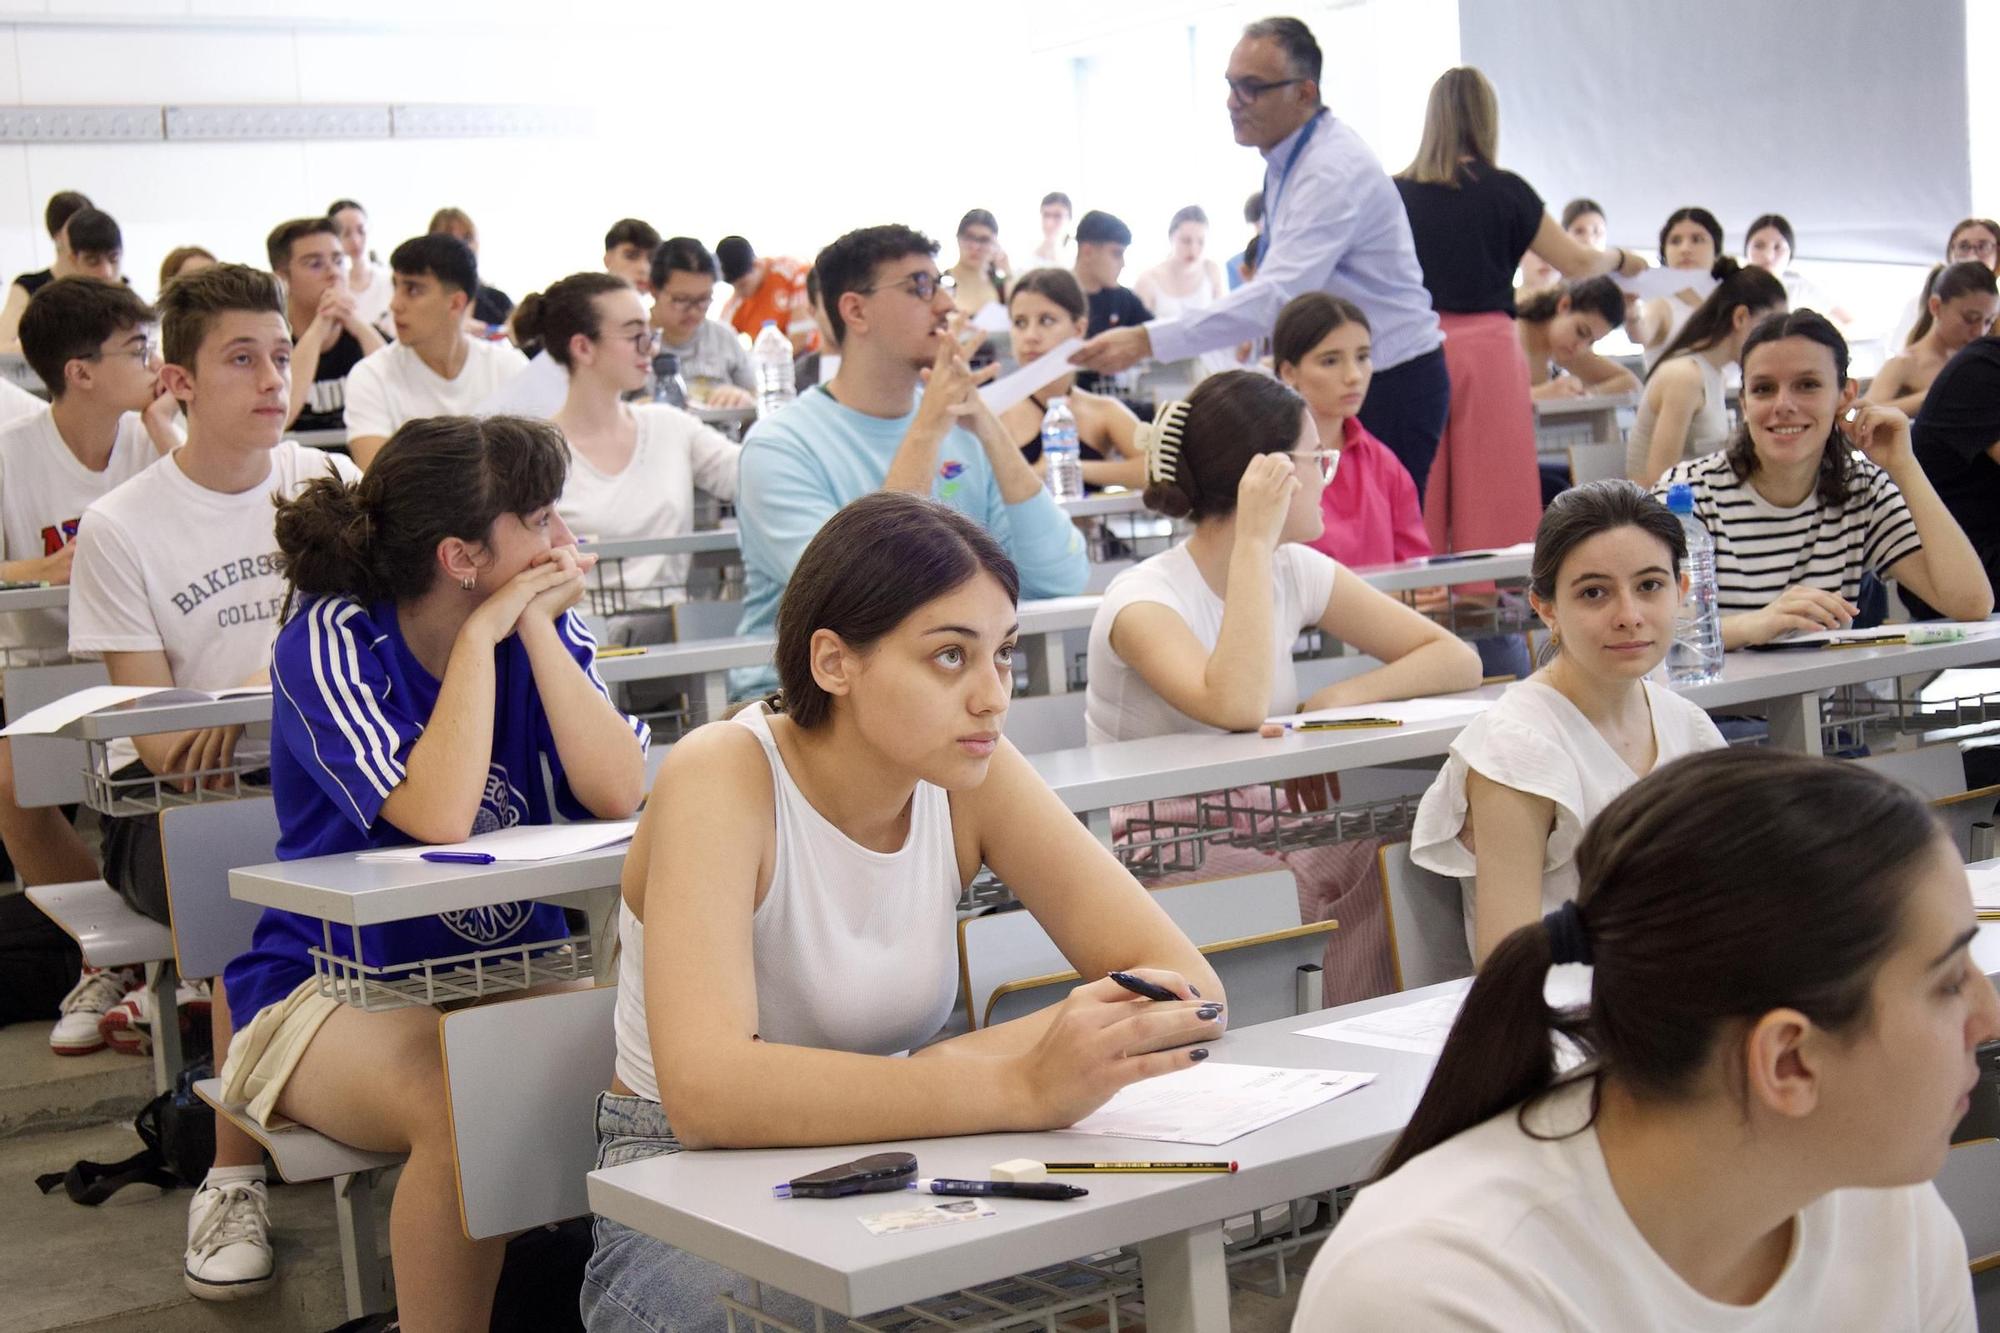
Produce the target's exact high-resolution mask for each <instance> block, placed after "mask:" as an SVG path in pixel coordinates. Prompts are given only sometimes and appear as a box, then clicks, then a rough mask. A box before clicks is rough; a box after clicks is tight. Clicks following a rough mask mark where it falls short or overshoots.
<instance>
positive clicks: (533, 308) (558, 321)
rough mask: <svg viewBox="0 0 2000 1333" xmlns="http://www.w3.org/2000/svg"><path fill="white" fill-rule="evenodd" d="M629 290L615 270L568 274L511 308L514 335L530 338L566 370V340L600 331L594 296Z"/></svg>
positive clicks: (590, 336) (590, 335) (591, 337)
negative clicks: (546, 288) (524, 312)
mask: <svg viewBox="0 0 2000 1333" xmlns="http://www.w3.org/2000/svg"><path fill="white" fill-rule="evenodd" d="M631 290H632V284H631V283H629V282H627V281H625V279H623V278H621V277H619V276H618V275H617V274H616V273H572V274H570V275H569V276H568V277H567V278H564V279H563V280H562V281H560V282H557V283H553V284H551V285H550V287H549V289H548V290H547V291H545V292H530V293H529V294H528V296H527V298H526V299H525V300H523V301H522V302H521V304H520V305H519V306H517V307H516V308H515V315H514V333H515V336H516V337H518V338H521V339H523V340H527V339H533V340H534V342H535V343H536V345H537V347H538V349H539V350H541V351H544V352H547V353H548V354H549V359H550V360H552V361H554V362H555V363H556V364H557V365H559V366H561V367H563V368H564V369H568V368H569V365H570V350H569V342H570V339H572V338H574V337H575V336H576V335H577V334H579V333H581V334H582V335H583V336H584V337H586V338H589V339H590V340H591V341H593V342H595V341H596V340H597V337H598V335H599V334H600V333H601V332H602V331H603V328H604V321H603V320H602V319H600V318H599V317H598V314H597V298H598V297H600V296H606V295H609V294H610V293H612V292H621V291H631ZM522 311H526V312H527V313H526V314H522V313H521V312H522Z"/></svg>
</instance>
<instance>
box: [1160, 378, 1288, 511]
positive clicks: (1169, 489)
mask: <svg viewBox="0 0 2000 1333" xmlns="http://www.w3.org/2000/svg"><path fill="white" fill-rule="evenodd" d="M1187 404H1188V405H1187V412H1186V414H1185V415H1184V416H1183V417H1182V418H1181V440H1180V455H1179V458H1178V459H1177V460H1176V463H1175V467H1174V479H1173V480H1172V481H1155V482H1149V483H1148V484H1147V486H1146V495H1145V501H1146V508H1148V509H1150V510H1152V511H1153V512H1154V513H1157V514H1165V515H1166V516H1167V517H1168V518H1193V519H1194V520H1195V521H1196V522H1197V523H1199V522H1200V521H1202V520H1203V519H1208V518H1227V517H1228V516H1229V515H1231V514H1233V513H1235V512H1236V485H1237V483H1238V482H1240V481H1242V480H1243V471H1244V469H1245V468H1247V467H1249V466H1250V460H1251V459H1253V458H1255V457H1256V456H1257V455H1258V454H1284V453H1290V452H1291V451H1292V447H1293V446H1294V445H1296V444H1297V443H1298V440H1299V428H1300V426H1301V424H1302V423H1303V422H1304V419H1305V410H1306V400H1305V399H1303V398H1301V397H1299V395H1298V394H1297V393H1295V392H1293V391H1292V390H1291V389H1290V388H1287V387H1286V386H1285V385H1283V384H1280V383H1279V382H1278V381H1277V380H1274V379H1272V378H1271V377H1270V376H1269V375H1262V374H1259V373H1258V372H1256V371H1254V370H1225V371H1223V372H1222V373H1221V374H1219V375H1210V376H1209V377H1208V378H1207V379H1205V380H1203V381H1202V382H1201V383H1200V384H1197V385H1195V387H1194V392H1193V393H1191V394H1189V395H1188V399H1187Z"/></svg>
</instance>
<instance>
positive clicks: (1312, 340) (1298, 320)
mask: <svg viewBox="0 0 2000 1333" xmlns="http://www.w3.org/2000/svg"><path fill="white" fill-rule="evenodd" d="M1347 324H1359V325H1360V326H1361V327H1362V328H1364V329H1369V331H1370V332H1371V333H1372V332H1373V331H1374V330H1373V329H1372V328H1370V326H1369V323H1368V316H1367V315H1366V314H1364V313H1363V312H1362V309H1361V307H1360V306H1358V305H1356V304H1354V302H1352V301H1350V300H1348V299H1347V298H1345V297H1342V296H1334V295H1331V294H1330V293H1327V292H1304V293H1301V294H1300V295H1298V296H1294V297H1293V298H1292V299H1291V300H1289V301H1287V302H1286V303H1285V308H1284V309H1283V310H1280V311H1279V312H1278V322H1277V323H1276V324H1275V325H1273V326H1272V328H1271V364H1272V365H1274V366H1279V367H1283V366H1297V365H1300V364H1302V363H1303V362H1304V361H1305V359H1306V358H1307V357H1308V356H1310V355H1312V349H1313V348H1315V347H1317V346H1319V345H1320V343H1321V342H1323V341H1324V340H1325V338H1326V335H1327V334H1329V333H1332V332H1333V331H1334V330H1335V329H1337V328H1340V327H1342V326H1343V325H1347Z"/></svg>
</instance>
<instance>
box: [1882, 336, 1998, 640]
mask: <svg viewBox="0 0 2000 1333" xmlns="http://www.w3.org/2000/svg"><path fill="white" fill-rule="evenodd" d="M1910 439H1911V443H1912V444H1913V445H1914V446H1915V450H1916V455H1917V462H1918V463H1919V464H1921V465H1922V466H1923V469H1924V475H1925V476H1927V477H1929V478H1930V479H1931V485H1933V486H1935V487H1937V493H1938V498H1939V499H1941V500H1943V501H1944V506H1945V508H1946V509H1949V510H1950V511H1951V516H1952V517H1953V518H1955V519H1957V520H1958V526H1959V527H1961V528H1964V529H1965V535H1966V537H1967V538H1968V539H1969V540H1970V541H1971V542H1972V549H1973V550H1974V551H1977V552H1978V553H1979V561H1980V563H1981V564H1983V565H1985V566H1986V577H1987V579H1988V581H1989V582H1991V583H1992V584H1993V585H1994V587H1996V588H2000V463H1996V462H1994V461H1993V455H1992V454H1991V453H1989V452H1988V450H1990V449H1992V448H1993V446H1994V445H1996V444H2000V337H1988V338H1975V339H1973V340H1972V341H1971V342H1969V343H1967V344H1966V345H1965V346H1964V347H1963V348H1961V349H1960V350H1959V353H1958V355H1956V356H1954V357H1953V358H1952V359H1951V360H1949V361H1947V362H1945V367H1944V369H1943V370H1940V371H1939V372H1938V374H1937V378H1936V379H1934V380H1932V381H1931V388H1930V392H1929V393H1928V394H1926V395H1925V396H1924V405H1923V408H1922V410H1921V411H1919V412H1918V413H1917V419H1916V422H1915V423H1914V424H1913V425H1912V426H1911V428H1910ZM1903 600H1904V601H1906V602H1909V603H1910V604H1911V609H1912V610H1913V611H1918V612H1919V614H1921V611H1922V610H1923V609H1928V608H1922V607H1921V604H1920V603H1918V602H1917V601H1916V600H1915V598H1913V597H1912V596H1911V594H1910V591H1909V589H1907V588H1905V589H1904V590H1903Z"/></svg>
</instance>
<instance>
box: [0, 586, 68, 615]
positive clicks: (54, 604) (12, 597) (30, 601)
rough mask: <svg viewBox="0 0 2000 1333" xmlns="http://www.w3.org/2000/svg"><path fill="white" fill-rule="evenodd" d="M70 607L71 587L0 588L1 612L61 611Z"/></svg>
mask: <svg viewBox="0 0 2000 1333" xmlns="http://www.w3.org/2000/svg"><path fill="white" fill-rule="evenodd" d="M68 605H69V586H68V585H67V584H60V583H59V584H57V585H55V586H54V587H52V588H0V611H60V610H62V609H63V608H65V607H67V606H68Z"/></svg>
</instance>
